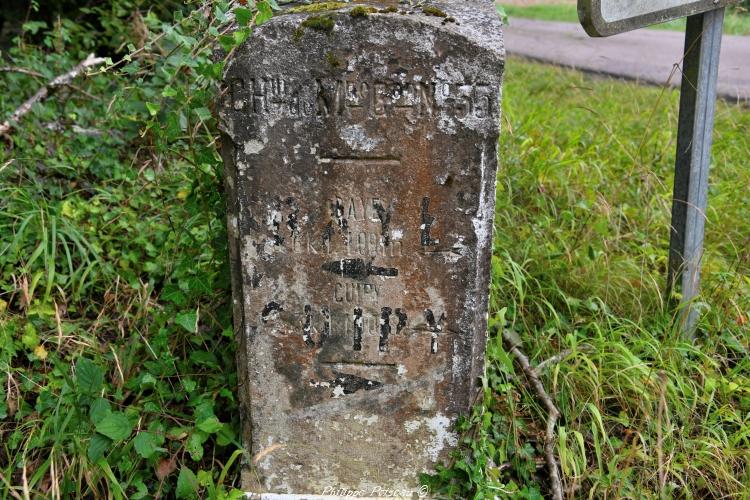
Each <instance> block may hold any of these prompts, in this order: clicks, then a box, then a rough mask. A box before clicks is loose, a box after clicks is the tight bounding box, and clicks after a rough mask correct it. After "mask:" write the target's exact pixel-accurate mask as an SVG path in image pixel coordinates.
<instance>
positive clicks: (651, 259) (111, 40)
mask: <svg viewBox="0 0 750 500" xmlns="http://www.w3.org/2000/svg"><path fill="white" fill-rule="evenodd" d="M255 5H256V8H251V6H238V7H236V8H234V10H233V13H234V15H235V16H236V19H237V22H238V23H239V24H240V25H241V29H240V30H238V31H236V32H228V31H226V30H225V28H224V26H226V23H227V21H228V15H229V12H230V8H229V6H228V5H226V4H223V3H222V2H214V3H211V4H201V5H197V4H188V5H187V6H181V5H168V4H159V5H158V6H156V5H154V6H151V5H148V4H143V3H130V2H129V1H122V2H118V3H117V5H116V6H115V5H114V4H113V5H112V6H99V7H94V8H89V9H88V10H87V11H85V12H84V11H81V12H78V11H76V14H75V16H71V17H65V16H61V17H60V18H59V19H57V20H53V21H51V22H50V21H49V20H45V19H43V18H42V17H38V18H37V17H34V16H32V17H30V20H29V21H28V22H26V23H25V24H24V26H23V33H22V35H21V36H19V38H18V39H17V40H16V41H15V43H14V44H13V47H12V48H11V49H10V50H9V52H8V53H7V54H4V57H5V60H4V62H3V65H6V64H7V65H8V66H12V67H16V68H25V69H28V70H31V73H29V72H19V71H4V72H2V73H0V81H1V82H2V85H3V88H4V89H8V91H7V92H4V93H2V95H0V116H2V117H3V119H4V117H6V116H8V115H9V114H10V113H11V112H12V111H13V110H14V109H16V107H17V106H18V105H19V104H20V103H21V102H23V100H24V99H26V98H28V97H29V95H31V94H32V93H33V92H34V91H35V90H36V89H37V88H38V87H39V86H41V85H43V84H44V83H45V82H47V81H49V80H50V79H51V78H53V77H54V76H55V75H58V74H61V73H63V72H65V71H67V70H68V69H70V68H71V67H73V66H74V65H75V64H76V63H77V62H79V61H80V60H82V59H83V58H84V57H85V56H86V55H87V54H88V53H89V52H91V51H97V53H98V54H100V55H108V56H110V57H111V58H112V60H113V62H112V64H108V65H107V66H106V67H103V68H102V69H101V70H99V71H96V72H94V73H93V74H91V75H89V76H87V77H86V78H82V79H78V80H76V81H75V82H74V85H73V86H69V87H66V88H63V89H61V90H59V91H58V93H57V94H56V95H55V96H53V97H51V98H50V99H47V100H45V101H43V102H40V103H39V104H37V105H35V107H34V109H33V111H32V112H31V113H30V114H28V115H26V116H25V117H24V119H23V121H22V122H21V123H19V124H17V125H16V130H15V132H14V133H13V134H12V135H11V137H10V139H9V140H8V141H6V142H4V143H3V144H2V146H0V147H2V149H1V150H0V190H2V196H0V496H2V497H3V498H7V497H10V496H15V495H18V496H21V497H23V496H25V495H28V496H30V497H43V498H46V497H51V498H64V497H65V498H67V497H93V498H100V497H113V498H124V497H127V498H150V497H168V498H171V497H177V498H195V497H199V496H200V497H207V498H231V497H239V496H240V495H241V493H240V492H239V491H237V490H236V489H234V488H235V487H236V486H237V482H236V481H237V479H236V478H237V474H236V472H237V469H236V466H237V464H238V463H239V462H240V461H241V460H242V459H243V452H242V451H241V443H239V442H238V436H239V421H238V413H239V410H238V407H237V402H236V396H235V391H236V385H237V376H236V369H235V364H234V352H235V346H234V343H233V334H232V326H231V307H230V292H229V279H228V269H227V259H226V247H225V241H226V234H225V229H224V227H225V226H224V224H225V222H224V201H223V199H222V195H221V193H222V191H223V186H222V174H221V172H222V165H221V162H220V159H219V157H218V155H217V152H216V137H217V133H216V123H215V121H214V118H213V113H212V110H213V106H214V102H215V101H214V100H215V97H216V96H217V94H218V86H217V79H218V78H219V76H220V75H221V71H222V66H223V64H222V60H221V58H218V59H215V58H214V57H213V47H214V46H215V42H216V41H218V43H219V44H220V45H221V46H222V47H223V48H224V50H226V51H230V50H232V48H233V47H234V46H236V45H237V44H239V43H242V42H243V41H244V40H245V39H246V38H247V37H248V36H250V34H251V30H252V26H253V25H255V24H257V23H262V22H264V21H265V20H267V19H268V18H269V17H270V16H271V15H272V7H273V4H272V3H266V2H264V1H260V2H257V3H256V4H255ZM110 7H111V8H110ZM152 7H153V8H152ZM79 14H80V15H79ZM40 16H41V14H40ZM506 82H507V88H506V93H505V101H504V106H505V119H504V129H505V130H504V135H503V139H502V141H501V145H502V147H501V159H502V165H503V167H502V170H501V172H500V175H499V184H498V198H497V199H498V210H497V214H498V219H497V232H496V240H495V256H494V257H493V262H492V273H493V287H492V299H491V317H490V329H491V338H490V341H489V345H488V350H487V360H488V369H487V375H486V377H485V380H484V384H485V388H484V392H483V394H482V397H481V399H480V401H479V403H478V405H477V407H476V408H475V410H474V412H473V413H472V415H470V416H467V418H466V419H465V420H464V421H462V423H461V429H462V430H463V431H464V447H463V449H462V451H460V452H458V453H457V454H456V456H455V461H454V463H453V464H452V466H451V467H450V468H446V469H442V470H441V471H439V473H438V474H437V475H435V476H434V477H432V478H428V479H429V482H430V484H431V487H432V488H433V491H434V492H436V493H437V494H443V495H445V496H446V497H447V496H451V497H455V496H466V497H476V498H484V497H494V496H496V495H497V496H500V497H517V498H539V497H540V495H541V494H542V493H545V492H546V491H547V488H548V485H547V484H546V480H545V477H546V474H545V471H544V468H543V465H542V464H543V462H542V460H541V456H542V454H541V450H542V443H541V440H540V437H541V436H543V433H544V429H543V428H544V421H545V418H546V415H545V414H544V411H543V410H542V409H541V407H540V406H539V404H538V403H537V402H536V400H535V398H534V395H533V393H531V392H530V391H529V390H528V389H527V388H526V385H525V383H524V379H523V375H522V374H521V372H520V371H519V370H518V369H517V368H516V367H515V366H514V364H513V362H512V360H511V358H510V357H509V355H508V353H507V352H506V351H505V349H504V348H503V346H502V343H501V342H500V341H499V338H500V337H499V335H498V333H499V332H500V331H502V330H511V331H513V332H515V333H516V334H517V335H519V336H520V338H521V339H522V341H523V345H524V349H525V350H526V352H527V353H528V354H529V355H530V357H531V358H532V360H534V361H535V362H537V363H541V362H542V361H543V360H550V359H551V361H549V362H547V363H546V364H545V365H544V366H543V367H542V368H541V370H540V371H541V373H542V375H543V381H544V383H545V385H546V386H547V388H548V390H549V391H550V393H551V394H552V395H553V396H554V398H555V401H556V403H557V405H558V407H559V408H560V410H561V412H562V417H561V420H560V427H559V429H558V443H557V448H556V449H557V452H558V453H559V456H560V460H561V466H562V471H563V480H564V486H565V488H566V490H567V491H568V492H569V493H570V494H571V495H577V496H591V497H604V496H612V497H620V496H632V497H641V496H647V497H652V496H657V495H659V494H661V495H663V496H667V497H668V496H684V497H695V498H703V497H709V496H713V497H718V496H725V495H726V496H730V495H731V496H740V495H741V494H743V491H744V486H743V485H744V484H747V483H748V482H749V481H750V477H748V467H747V464H748V460H749V459H750V451H748V450H750V446H748V442H747V440H748V438H747V436H748V435H749V433H748V422H747V420H748V415H749V414H750V399H749V397H748V396H749V394H750V384H749V383H748V363H749V361H748V351H747V350H748V327H747V315H748V311H750V302H749V301H750V293H749V292H750V280H748V278H747V276H748V275H750V272H749V271H750V269H749V268H750V254H749V253H748V248H750V245H748V235H750V220H748V217H747V205H748V200H747V194H746V190H742V189H737V187H738V186H747V185H748V184H749V183H750V172H748V170H747V168H746V166H745V165H744V164H743V163H742V161H743V160H744V159H745V158H747V157H748V153H749V152H748V148H749V147H750V146H749V143H748V139H747V138H748V136H749V134H748V126H749V125H750V115H748V113H747V111H746V110H744V109H741V108H736V107H731V106H728V105H726V104H720V105H719V110H718V115H717V134H716V136H717V137H716V152H715V155H714V157H715V165H717V168H715V169H714V173H713V179H714V184H713V186H712V193H711V205H710V207H711V209H710V211H709V213H708V214H707V217H708V219H709V223H708V230H709V233H708V241H707V250H706V273H705V274H706V277H705V278H706V281H705V287H704V290H705V293H704V296H703V304H702V307H703V308H704V309H705V311H706V314H705V315H704V317H703V319H702V323H701V335H700V336H699V341H698V343H697V344H695V345H692V344H687V343H685V342H683V341H682V340H681V338H680V336H679V335H678V334H677V332H675V331H673V329H672V326H671V325H672V321H671V320H672V318H671V315H670V313H669V312H668V311H667V309H666V308H665V306H664V304H663V301H662V299H661V293H660V284H661V283H662V281H663V275H664V273H665V266H666V258H667V255H666V247H667V239H668V231H667V228H668V214H669V205H670V199H669V194H670V192H671V179H670V173H671V164H672V161H673V150H674V124H675V123H676V110H677V99H676V95H675V94H674V93H673V92H672V91H665V92H662V91H660V90H658V89H653V88H642V87H638V86H636V85H633V84H625V83H617V82H611V81H608V80H596V79H591V78H589V77H584V76H581V75H579V74H577V73H574V72H569V71H563V70H557V69H552V68H548V67H543V66H537V65H532V64H527V63H522V62H520V61H516V60H511V61H510V62H509V64H508V73H507V80H506ZM559 354H563V356H562V357H560V359H555V358H554V356H556V355H559ZM244 459H247V457H244Z"/></svg>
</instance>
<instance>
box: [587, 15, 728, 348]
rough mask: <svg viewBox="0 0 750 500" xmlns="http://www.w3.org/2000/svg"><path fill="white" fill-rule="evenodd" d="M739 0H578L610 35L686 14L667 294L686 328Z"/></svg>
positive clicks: (595, 32)
mask: <svg viewBox="0 0 750 500" xmlns="http://www.w3.org/2000/svg"><path fill="white" fill-rule="evenodd" d="M738 3H740V0H700V1H696V0H578V16H579V18H580V20H581V24H582V25H583V27H584V29H585V30H586V32H587V33H588V34H589V35H591V36H610V35H615V34H617V33H622V32H625V31H630V30H634V29H638V28H642V27H644V26H647V25H649V24H655V23H661V22H665V21H669V20H672V19H677V18H680V17H687V29H686V31H685V50H684V57H683V61H682V86H681V90H680V117H679V124H678V128H677V158H676V160H675V179H674V194H673V200H672V225H671V231H670V233H671V238H670V243H669V270H668V275H667V296H668V297H672V295H673V292H676V291H677V292H679V293H680V300H679V304H678V318H679V322H680V328H681V329H682V331H683V332H684V333H685V335H687V336H693V334H694V332H695V326H696V323H697V319H698V313H697V311H696V310H695V308H694V307H693V306H694V304H693V303H694V301H695V299H696V297H697V295H698V291H699V286H700V270H701V258H702V256H703V236H704V225H705V213H706V205H707V203H706V201H707V197H708V170H709V165H710V162H711V143H712V136H713V128H714V109H715V107H716V80H717V76H718V70H719V55H720V53H721V32H722V25H723V23H724V7H726V6H727V5H732V4H738Z"/></svg>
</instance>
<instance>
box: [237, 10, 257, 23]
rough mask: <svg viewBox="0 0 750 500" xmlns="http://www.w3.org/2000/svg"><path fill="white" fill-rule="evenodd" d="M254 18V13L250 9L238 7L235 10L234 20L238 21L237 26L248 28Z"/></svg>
mask: <svg viewBox="0 0 750 500" xmlns="http://www.w3.org/2000/svg"><path fill="white" fill-rule="evenodd" d="M252 17H253V13H252V12H251V11H250V9H248V8H245V7H237V8H236V9H234V18H235V19H236V20H237V24H239V25H240V26H247V24H248V23H249V22H250V19H252Z"/></svg>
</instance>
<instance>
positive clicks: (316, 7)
mask: <svg viewBox="0 0 750 500" xmlns="http://www.w3.org/2000/svg"><path fill="white" fill-rule="evenodd" d="M342 7H346V2H318V3H313V4H310V5H300V6H298V7H292V8H291V9H288V10H287V11H286V14H304V13H315V12H326V11H329V10H338V9H340V8H342Z"/></svg>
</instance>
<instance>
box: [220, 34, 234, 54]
mask: <svg viewBox="0 0 750 500" xmlns="http://www.w3.org/2000/svg"><path fill="white" fill-rule="evenodd" d="M219 44H220V45H221V48H222V49H224V51H225V52H229V51H230V50H232V49H233V48H234V37H233V36H229V35H221V36H220V37H219Z"/></svg>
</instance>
